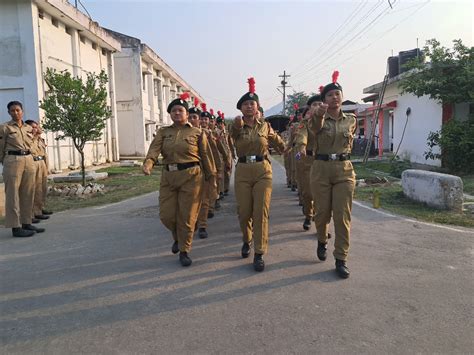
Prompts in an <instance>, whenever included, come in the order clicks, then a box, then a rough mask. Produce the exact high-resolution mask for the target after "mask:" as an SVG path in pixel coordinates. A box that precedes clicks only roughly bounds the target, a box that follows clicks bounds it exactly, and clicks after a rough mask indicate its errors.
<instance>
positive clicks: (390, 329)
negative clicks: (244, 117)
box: [0, 162, 474, 354]
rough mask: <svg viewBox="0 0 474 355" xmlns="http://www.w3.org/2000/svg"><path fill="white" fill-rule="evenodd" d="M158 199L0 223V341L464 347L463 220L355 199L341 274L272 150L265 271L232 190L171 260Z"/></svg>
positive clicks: (10, 346) (155, 346) (328, 348)
mask: <svg viewBox="0 0 474 355" xmlns="http://www.w3.org/2000/svg"><path fill="white" fill-rule="evenodd" d="M157 202H158V198H157V194H156V193H152V194H148V195H145V196H141V197H137V198H134V199H131V200H128V201H124V202H122V203H118V204H114V205H109V206H104V207H99V208H97V207H96V208H87V209H81V210H75V211H68V212H63V213H57V214H55V215H53V216H52V218H51V219H50V220H49V221H46V222H45V223H42V226H44V227H45V228H47V231H46V232H45V233H43V234H38V235H36V236H35V237H33V238H28V239H15V238H11V236H10V233H11V232H10V230H6V229H3V230H0V270H1V272H0V290H1V295H0V353H2V354H9V353H18V354H25V353H45V354H72V353H101V354H116V353H121V354H125V353H143V354H144V353H153V354H185V353H192V354H210V353H213V354H222V353H229V354H241V353H269V354H288V353H311V354H315V353H320V354H330V353H353V354H354V353H373V354H381V353H390V354H406V353H442V354H460V353H472V352H473V351H474V350H473V349H474V341H473V339H474V327H473V319H474V318H473V301H474V299H473V295H474V292H473V291H474V280H473V240H474V230H472V229H466V228H461V227H459V228H458V227H453V228H451V227H445V226H435V225H430V224H425V223H420V222H416V221H411V220H408V219H405V218H402V217H398V216H392V215H390V214H385V213H383V212H380V211H374V210H372V209H370V208H367V207H365V206H363V205H361V204H358V203H356V204H355V206H354V211H353V227H352V245H351V251H350V259H349V263H348V265H349V267H350V269H351V277H350V278H349V279H348V280H341V279H339V278H338V277H337V276H336V274H335V272H334V261H333V260H332V257H328V260H327V261H326V262H319V261H317V259H316V256H315V244H316V241H315V236H314V232H315V231H314V226H313V227H312V230H311V231H309V232H304V231H303V229H302V222H303V218H302V216H301V208H300V207H298V205H297V198H296V194H295V193H292V192H291V191H289V190H288V189H287V188H286V187H285V186H284V174H283V169H282V167H281V166H280V165H278V163H276V162H275V163H274V193H273V199H272V208H271V218H270V223H271V231H270V249H269V254H268V255H267V256H266V257H265V261H266V264H267V265H266V270H265V272H263V273H255V272H254V271H253V268H252V265H251V260H252V259H251V258H249V259H246V260H243V259H241V258H240V247H241V240H240V232H239V228H238V223H237V217H236V214H235V200H234V198H233V196H229V197H228V198H226V199H225V200H224V202H223V206H222V209H221V211H220V212H219V213H218V214H217V215H216V217H215V218H214V219H212V220H211V221H210V226H209V234H210V236H209V238H208V239H207V240H200V239H198V238H196V239H195V241H194V245H193V251H192V253H191V257H192V258H193V265H192V266H191V267H190V268H183V267H181V266H180V264H179V262H178V259H177V256H175V255H172V254H171V252H170V247H171V244H172V239H171V236H170V234H169V233H168V231H167V230H166V229H165V228H164V227H163V226H162V225H161V223H160V221H159V218H158V212H157ZM330 252H332V245H331V247H330Z"/></svg>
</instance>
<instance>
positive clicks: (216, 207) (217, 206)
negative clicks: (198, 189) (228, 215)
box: [214, 200, 221, 210]
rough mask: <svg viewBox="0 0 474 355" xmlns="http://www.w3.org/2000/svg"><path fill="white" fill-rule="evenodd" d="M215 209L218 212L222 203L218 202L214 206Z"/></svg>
mask: <svg viewBox="0 0 474 355" xmlns="http://www.w3.org/2000/svg"><path fill="white" fill-rule="evenodd" d="M214 208H215V209H216V210H218V209H219V208H221V203H220V202H219V200H216V204H215V205H214Z"/></svg>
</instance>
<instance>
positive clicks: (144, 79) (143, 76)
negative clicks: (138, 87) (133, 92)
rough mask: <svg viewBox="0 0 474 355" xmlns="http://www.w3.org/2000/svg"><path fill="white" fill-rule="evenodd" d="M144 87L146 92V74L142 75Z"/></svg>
mask: <svg viewBox="0 0 474 355" xmlns="http://www.w3.org/2000/svg"><path fill="white" fill-rule="evenodd" d="M142 85H143V87H142V89H143V91H145V90H146V74H145V73H142Z"/></svg>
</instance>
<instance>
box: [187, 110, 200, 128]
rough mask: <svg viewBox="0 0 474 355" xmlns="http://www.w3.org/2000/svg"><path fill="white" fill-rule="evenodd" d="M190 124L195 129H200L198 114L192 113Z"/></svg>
mask: <svg viewBox="0 0 474 355" xmlns="http://www.w3.org/2000/svg"><path fill="white" fill-rule="evenodd" d="M189 122H190V123H191V124H192V125H193V127H199V126H200V121H199V115H198V114H197V113H191V114H190V115H189Z"/></svg>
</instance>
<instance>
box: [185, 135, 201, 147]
mask: <svg viewBox="0 0 474 355" xmlns="http://www.w3.org/2000/svg"><path fill="white" fill-rule="evenodd" d="M184 140H185V142H186V143H188V144H189V145H197V142H198V138H197V137H196V136H188V137H185V138H184Z"/></svg>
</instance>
